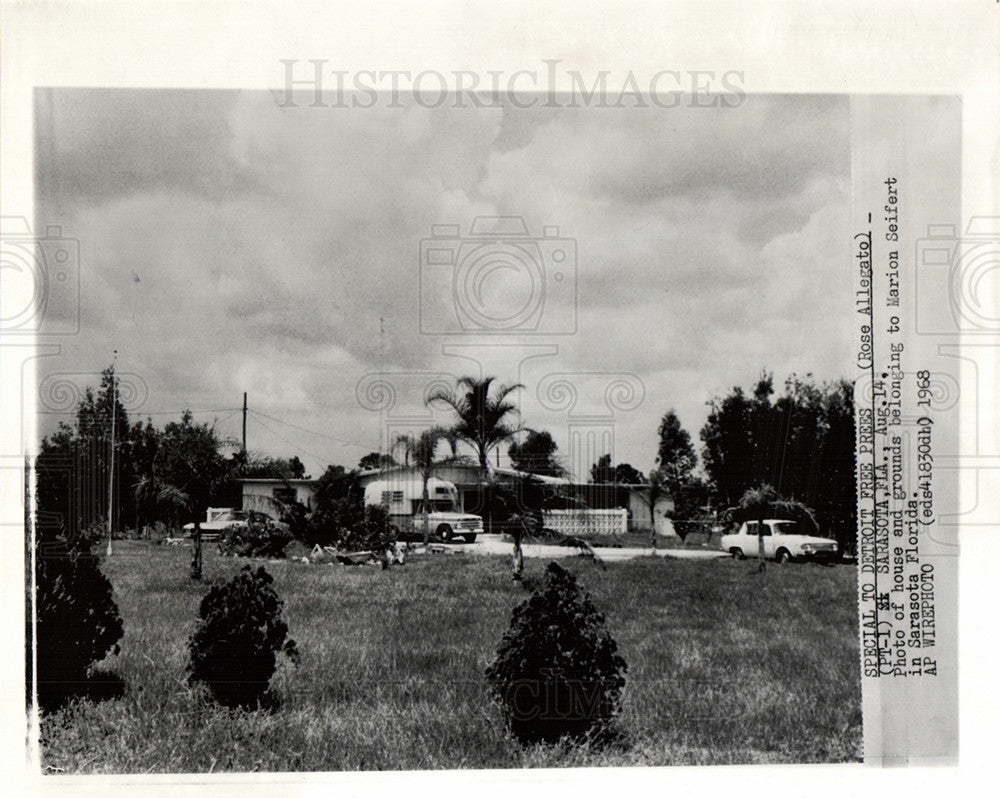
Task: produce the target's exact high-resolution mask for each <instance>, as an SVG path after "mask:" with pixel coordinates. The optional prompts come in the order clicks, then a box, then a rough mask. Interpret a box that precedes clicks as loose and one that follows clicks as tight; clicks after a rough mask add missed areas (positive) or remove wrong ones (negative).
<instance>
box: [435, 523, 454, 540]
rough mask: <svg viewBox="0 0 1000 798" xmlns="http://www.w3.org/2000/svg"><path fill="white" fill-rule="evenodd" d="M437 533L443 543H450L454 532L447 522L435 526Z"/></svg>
mask: <svg viewBox="0 0 1000 798" xmlns="http://www.w3.org/2000/svg"><path fill="white" fill-rule="evenodd" d="M437 533H438V537H440V538H441V540H443V541H444V542H445V543H451V541H452V540H453V539H454V537H455V533H454V532H453V531H452V528H451V527H450V526H448V525H447V524H441V526H439V527H438V528H437Z"/></svg>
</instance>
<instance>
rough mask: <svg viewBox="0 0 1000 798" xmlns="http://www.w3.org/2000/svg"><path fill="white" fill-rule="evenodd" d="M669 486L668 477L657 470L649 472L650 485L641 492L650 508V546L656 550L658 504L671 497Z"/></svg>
mask: <svg viewBox="0 0 1000 798" xmlns="http://www.w3.org/2000/svg"><path fill="white" fill-rule="evenodd" d="M667 485H668V479H667V475H666V474H664V473H663V471H662V470H660V469H659V468H656V469H653V470H652V471H650V472H649V484H648V486H647V487H646V490H645V491H640V492H639V495H640V496H641V497H642V500H643V502H644V503H645V504H646V506H647V507H649V530H650V531H649V544H650V546H651V547H652V548H654V549H655V548H656V504H657V502H659V501H660V499H662V498H664V497H667V496H669V495H670V490H669V488H668V487H667Z"/></svg>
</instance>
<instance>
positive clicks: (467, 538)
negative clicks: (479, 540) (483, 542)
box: [462, 535, 476, 543]
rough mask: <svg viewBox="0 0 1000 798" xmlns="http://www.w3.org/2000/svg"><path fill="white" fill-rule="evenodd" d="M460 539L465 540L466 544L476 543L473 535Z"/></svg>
mask: <svg viewBox="0 0 1000 798" xmlns="http://www.w3.org/2000/svg"><path fill="white" fill-rule="evenodd" d="M462 537H463V538H464V539H465V542H466V543H475V542H476V536H475V535H463V536H462Z"/></svg>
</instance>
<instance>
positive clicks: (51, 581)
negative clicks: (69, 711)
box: [27, 538, 124, 709]
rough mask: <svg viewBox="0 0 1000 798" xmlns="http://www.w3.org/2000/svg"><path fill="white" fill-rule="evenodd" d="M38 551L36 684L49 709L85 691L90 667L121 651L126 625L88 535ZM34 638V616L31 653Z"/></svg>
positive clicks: (43, 546) (46, 545) (43, 545)
mask: <svg viewBox="0 0 1000 798" xmlns="http://www.w3.org/2000/svg"><path fill="white" fill-rule="evenodd" d="M36 556H37V560H36V566H35V577H36V586H35V593H34V597H33V600H34V608H35V619H36V626H35V630H36V645H35V654H36V663H37V667H38V679H37V682H36V684H37V688H38V703H39V706H41V707H42V708H43V709H45V708H50V707H54V706H57V705H59V704H60V703H62V701H64V700H65V699H66V698H68V697H69V696H71V695H73V694H75V693H77V692H80V691H81V689H82V688H83V687H84V686H85V685H86V680H87V675H88V671H89V670H90V668H91V666H92V665H93V664H94V663H95V662H98V661H100V660H102V659H104V657H105V656H107V655H108V654H117V653H118V650H119V648H118V641H119V640H120V639H121V637H122V634H123V633H124V628H123V626H122V619H121V615H120V614H119V612H118V605H117V604H115V601H114V598H113V596H112V589H111V583H110V582H109V581H108V579H107V577H106V576H104V574H103V573H101V568H100V565H99V563H98V560H97V557H95V556H94V555H93V554H91V553H90V544H89V542H87V540H86V539H85V538H81V539H80V540H79V541H77V542H76V544H73V543H70V544H67V542H66V541H65V540H59V541H48V542H40V543H39V545H38V547H37V549H36ZM31 639H32V638H31V628H30V619H29V628H28V629H27V640H28V643H29V646H28V648H29V652H30V648H31V646H30V644H31ZM28 666H29V669H30V661H29V663H28ZM29 672H30V670H29Z"/></svg>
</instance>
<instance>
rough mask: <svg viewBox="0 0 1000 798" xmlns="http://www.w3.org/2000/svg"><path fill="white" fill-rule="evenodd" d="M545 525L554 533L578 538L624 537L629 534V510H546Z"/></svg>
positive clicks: (544, 514) (544, 515)
mask: <svg viewBox="0 0 1000 798" xmlns="http://www.w3.org/2000/svg"><path fill="white" fill-rule="evenodd" d="M543 517H544V522H543V523H544V525H545V526H546V527H548V528H549V529H551V530H552V531H553V532H559V533H560V534H563V535H575V536H576V537H581V538H582V537H588V536H589V535H624V534H625V533H626V532H628V510H625V509H623V508H620V507H619V508H614V509H611V510H546V511H545V512H544V513H543Z"/></svg>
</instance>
